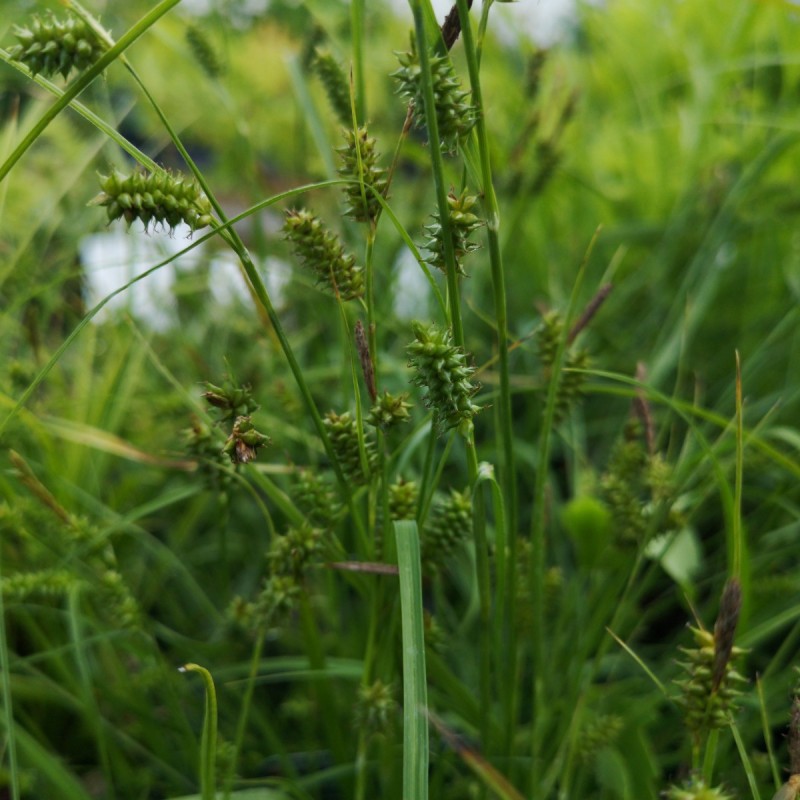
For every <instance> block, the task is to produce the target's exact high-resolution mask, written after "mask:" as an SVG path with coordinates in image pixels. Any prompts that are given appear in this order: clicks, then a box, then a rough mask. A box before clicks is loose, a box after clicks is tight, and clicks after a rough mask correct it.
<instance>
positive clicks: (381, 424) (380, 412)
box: [367, 390, 411, 430]
mask: <svg viewBox="0 0 800 800" xmlns="http://www.w3.org/2000/svg"><path fill="white" fill-rule="evenodd" d="M407 398H408V395H407V394H405V393H403V394H399V395H393V394H389V392H387V391H385V390H384V392H383V394H382V395H381V396H380V397H379V398H378V400H377V401H376V403H375V405H374V406H372V408H371V409H370V412H369V416H368V417H367V422H369V424H370V425H374V426H375V427H376V428H381V429H382V430H388V429H389V428H392V427H394V426H395V425H399V424H401V423H403V422H408V420H409V419H411V415H410V414H409V413H408V410H409V409H410V408H411V404H410V403H407V402H406V399H407Z"/></svg>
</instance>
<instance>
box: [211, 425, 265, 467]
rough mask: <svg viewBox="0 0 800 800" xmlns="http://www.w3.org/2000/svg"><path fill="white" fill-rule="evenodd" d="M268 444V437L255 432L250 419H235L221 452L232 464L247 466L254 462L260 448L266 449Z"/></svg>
mask: <svg viewBox="0 0 800 800" xmlns="http://www.w3.org/2000/svg"><path fill="white" fill-rule="evenodd" d="M269 443H270V438H269V436H266V435H265V434H263V433H261V432H260V431H257V430H256V426H255V425H254V424H253V421H252V420H251V419H250V417H245V416H242V417H236V419H235V420H234V423H233V429H232V430H231V434H230V436H229V437H228V439H227V441H226V442H225V446H224V447H223V448H222V452H223V453H225V455H226V456H228V457H229V458H230V460H231V461H232V462H233V463H234V464H247V463H249V462H250V461H254V460H255V458H256V456H257V455H258V450H259V448H260V447H266V446H267V445H268V444H269Z"/></svg>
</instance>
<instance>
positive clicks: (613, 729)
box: [576, 714, 625, 763]
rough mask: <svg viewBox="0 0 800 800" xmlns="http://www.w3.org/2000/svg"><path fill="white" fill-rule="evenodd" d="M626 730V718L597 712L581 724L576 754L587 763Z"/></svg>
mask: <svg viewBox="0 0 800 800" xmlns="http://www.w3.org/2000/svg"><path fill="white" fill-rule="evenodd" d="M624 730H625V720H624V719H623V718H622V717H620V716H618V715H616V714H596V715H593V716H590V717H589V719H587V720H586V722H585V723H584V724H583V725H582V726H581V730H580V733H579V734H578V737H577V742H576V755H577V756H578V758H579V759H580V760H581V761H582V762H584V763H586V762H588V761H589V760H590V759H591V758H592V757H594V756H595V755H596V754H597V753H598V752H599V751H600V750H602V749H603V748H604V747H608V746H609V745H613V743H614V742H615V741H616V740H617V738H618V737H619V735H620V733H622V731H624Z"/></svg>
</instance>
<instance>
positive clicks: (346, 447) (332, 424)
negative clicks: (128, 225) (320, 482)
mask: <svg viewBox="0 0 800 800" xmlns="http://www.w3.org/2000/svg"><path fill="white" fill-rule="evenodd" d="M323 422H324V424H325V427H326V429H327V431H328V436H329V437H330V440H331V446H332V447H333V452H334V453H335V454H336V458H337V460H338V461H339V465H340V466H341V468H342V472H344V474H345V475H346V476H347V478H348V479H349V480H351V481H352V482H353V483H354V484H356V485H357V486H362V485H363V484H365V483H366V482H367V481H368V480H369V478H370V476H371V475H372V472H373V471H374V470H375V468H376V467H377V463H378V456H377V452H376V450H375V444H374V442H372V440H371V439H368V438H367V437H366V436H365V437H364V450H365V455H366V464H365V465H362V463H361V451H360V448H359V445H358V427H357V425H356V420H355V419H354V418H353V415H352V414H351V413H350V412H349V411H345V412H344V413H343V414H337V413H336V412H335V411H329V412H328V413H327V414H326V415H325V419H324V420H323ZM365 467H366V469H365Z"/></svg>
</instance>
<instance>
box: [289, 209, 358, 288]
mask: <svg viewBox="0 0 800 800" xmlns="http://www.w3.org/2000/svg"><path fill="white" fill-rule="evenodd" d="M283 230H284V233H285V235H286V238H287V239H288V240H289V242H291V244H292V248H293V249H294V253H295V255H296V256H297V257H298V258H299V259H300V260H301V261H302V262H303V265H304V266H305V267H306V268H307V269H309V270H310V271H311V272H313V273H314V274H315V275H316V277H317V283H318V284H319V285H322V286H325V287H327V288H328V289H329V290H330V291H331V292H333V294H334V295H335V296H337V297H340V298H341V299H342V300H355V299H357V298H359V297H362V296H363V295H364V270H363V269H362V268H361V267H358V266H356V260H355V258H354V257H353V256H352V255H348V254H345V252H344V247H342V244H341V242H340V241H339V237H338V236H336V234H334V233H331V232H330V231H328V230H327V229H326V228H325V226H324V225H323V224H322V221H321V220H320V219H319V218H318V217H316V216H315V215H314V214H312V213H311V212H310V211H306V210H305V209H301V210H299V211H288V212H287V213H286V221H285V222H284V225H283Z"/></svg>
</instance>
